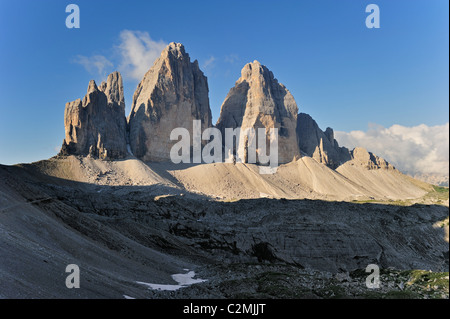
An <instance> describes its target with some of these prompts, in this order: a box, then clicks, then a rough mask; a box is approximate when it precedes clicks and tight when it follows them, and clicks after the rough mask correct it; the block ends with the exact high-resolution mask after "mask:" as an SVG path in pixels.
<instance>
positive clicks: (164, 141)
mask: <svg viewBox="0 0 450 319" xmlns="http://www.w3.org/2000/svg"><path fill="white" fill-rule="evenodd" d="M198 120H200V121H201V124H200V127H199V129H200V130H202V131H203V130H205V129H206V128H212V127H215V128H217V129H218V130H217V131H220V132H222V134H224V133H225V130H226V129H227V128H231V129H235V128H238V127H241V128H243V129H258V128H260V129H261V128H263V129H266V130H267V129H272V128H276V129H278V133H279V139H278V151H279V153H278V155H279V164H280V165H279V167H278V168H277V170H276V171H274V172H273V174H260V170H259V169H260V168H261V165H260V164H261V163H248V162H246V161H245V160H244V162H240V161H235V162H212V163H180V164H175V163H173V162H172V161H171V160H170V151H171V148H172V146H173V145H174V144H175V143H177V141H176V140H171V139H170V134H171V131H172V130H173V129H174V128H183V129H185V130H186V131H187V132H188V133H189V135H190V138H191V140H190V145H191V146H193V145H194V143H195V141H194V138H193V135H194V134H193V133H194V131H195V130H196V129H198V127H197V128H195V127H194V125H193V121H198ZM197 123H198V122H197ZM64 125H65V137H64V141H63V144H62V147H61V151H60V153H59V154H58V155H57V156H55V157H52V158H50V159H47V160H42V161H38V162H34V163H30V164H18V165H13V166H4V165H0V298H127V299H129V298H262V299H265V298H335V297H338V298H339V297H340V298H374V297H375V298H378V297H379V298H384V297H386V296H387V297H389V296H394V297H395V296H406V297H414V298H448V267H449V259H448V256H449V247H448V189H447V190H445V189H440V188H438V189H436V188H435V187H434V186H433V185H430V184H427V183H423V182H420V181H418V180H415V179H413V178H411V177H409V176H406V175H404V174H402V173H401V172H400V171H398V170H397V169H395V168H394V167H393V166H392V165H391V164H389V163H387V162H386V161H385V160H384V159H382V158H380V157H378V156H377V155H375V154H373V153H371V152H369V151H368V150H366V149H364V148H360V147H356V148H354V149H353V150H349V149H347V148H345V147H341V146H339V144H338V142H337V141H336V140H335V138H334V133H333V130H332V129H331V128H326V130H325V131H322V130H321V129H320V128H319V126H318V124H317V123H316V122H315V121H314V120H313V119H312V118H311V117H310V116H309V115H307V114H304V113H301V112H300V113H299V108H298V106H297V103H296V102H295V100H294V97H293V96H292V94H291V93H290V92H289V91H288V89H287V88H286V87H285V86H284V85H283V84H281V83H279V82H278V80H277V79H276V78H275V77H274V75H273V73H272V72H271V71H270V70H269V69H268V68H267V67H266V66H264V65H262V64H260V63H259V62H258V61H254V62H252V63H248V64H246V65H245V66H244V68H243V69H242V71H241V76H240V78H239V79H238V80H237V81H236V83H235V86H234V87H232V88H231V89H230V91H229V93H228V95H227V96H226V98H225V100H224V102H223V104H222V107H221V111H220V118H219V120H218V122H217V123H216V125H215V126H213V124H212V116H211V110H210V105H209V98H208V83H207V78H206V77H205V75H204V74H203V72H202V71H201V70H200V68H199V64H198V62H197V61H194V62H191V59H190V57H189V55H188V54H187V53H186V51H185V48H184V47H183V45H181V44H179V43H171V44H169V45H168V46H167V47H166V48H165V49H164V50H163V51H162V53H161V56H160V57H159V58H158V59H157V60H156V61H155V62H154V64H153V66H152V67H151V68H150V70H149V71H148V72H147V73H146V74H145V76H144V78H143V79H142V81H141V82H140V83H139V85H138V86H137V88H136V91H135V93H134V96H133V101H132V106H131V112H130V114H129V115H128V116H127V117H126V115H125V99H124V90H123V83H122V77H121V75H120V73H118V72H113V73H111V74H110V75H109V76H108V78H107V80H106V82H102V83H101V84H100V85H99V86H97V84H96V83H95V82H94V81H90V82H89V85H88V89H87V93H86V95H85V96H84V97H83V98H82V99H77V100H75V101H73V102H69V103H67V104H66V106H65V112H64ZM221 142H222V145H223V141H221ZM266 142H267V143H269V142H270V141H269V140H266ZM197 143H198V142H197ZM263 143H264V142H263ZM200 147H201V145H200ZM266 149H267V148H266ZM256 151H257V152H262V151H263V149H262V145H259V144H258V145H257V148H256ZM244 159H245V158H244ZM73 264H75V265H78V266H79V268H80V272H81V284H80V285H81V287H80V288H79V289H68V288H67V286H66V280H67V279H66V277H67V276H68V274H67V273H65V271H66V267H67V265H73ZM373 264H375V265H377V266H379V267H380V269H382V272H381V273H380V275H381V276H382V279H381V281H382V286H381V288H380V289H379V290H376V291H374V290H373V289H368V288H367V287H366V284H365V283H366V277H367V276H368V274H367V273H366V272H365V269H366V267H367V266H368V265H373ZM415 269H421V271H418V270H415ZM194 271H195V272H194ZM430 271H432V272H430ZM195 274H197V276H199V277H200V278H201V279H193V281H192V280H191V281H186V280H185V278H186V276H188V275H189V276H190V279H192V278H193V277H194V275H195ZM177 278H178V279H179V278H183V280H182V283H184V284H183V285H175V279H177ZM192 282H196V284H193V285H191V286H189V285H188V283H192ZM177 283H180V281H179V280H177ZM445 283H446V284H445ZM155 287H157V288H155ZM436 287H437V288H436Z"/></svg>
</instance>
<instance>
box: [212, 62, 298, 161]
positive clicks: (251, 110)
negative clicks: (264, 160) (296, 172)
mask: <svg viewBox="0 0 450 319" xmlns="http://www.w3.org/2000/svg"><path fill="white" fill-rule="evenodd" d="M297 112H298V107H297V104H296V102H295V100H294V97H293V96H292V94H291V93H290V92H289V91H288V90H287V89H286V87H285V86H284V85H283V84H281V83H278V81H277V79H276V78H274V76H273V73H272V72H271V71H269V69H268V68H267V67H266V66H264V65H261V64H260V63H259V62H258V61H254V62H253V63H248V64H246V65H245V66H244V68H243V69H242V71H241V77H240V78H239V79H238V80H237V82H236V84H235V86H234V87H233V88H231V90H230V91H229V92H228V95H227V96H226V98H225V101H224V102H223V104H222V107H221V110H220V118H219V120H218V122H217V128H219V129H220V130H221V132H222V135H223V136H224V134H225V128H233V129H234V128H237V127H241V129H243V130H245V129H247V128H254V129H257V128H266V129H269V128H278V134H279V138H278V162H279V163H286V162H290V161H292V160H293V159H294V158H296V157H298V156H299V155H300V152H299V148H298V142H297V136H296V132H295V128H296V125H297ZM259 150H260V147H259V146H257V149H256V151H257V153H258V152H259Z"/></svg>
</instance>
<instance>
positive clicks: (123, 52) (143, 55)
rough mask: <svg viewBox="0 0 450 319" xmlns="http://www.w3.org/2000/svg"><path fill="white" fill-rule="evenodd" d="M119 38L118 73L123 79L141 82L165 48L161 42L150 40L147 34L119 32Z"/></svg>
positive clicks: (164, 44)
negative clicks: (127, 78)
mask: <svg viewBox="0 0 450 319" xmlns="http://www.w3.org/2000/svg"><path fill="white" fill-rule="evenodd" d="M119 37H120V44H119V45H118V47H117V49H118V50H119V55H120V58H121V61H120V63H119V71H120V72H121V73H122V75H123V76H124V77H129V78H131V79H134V80H138V81H140V80H142V78H143V77H144V74H145V73H146V72H147V71H148V70H149V69H150V67H151V66H152V65H153V62H154V61H155V60H156V59H157V58H158V57H159V56H160V54H161V51H162V50H164V48H165V47H166V46H167V43H165V42H164V41H162V40H160V41H154V40H152V39H151V38H150V35H149V34H148V32H142V31H130V30H124V31H122V32H120V35H119Z"/></svg>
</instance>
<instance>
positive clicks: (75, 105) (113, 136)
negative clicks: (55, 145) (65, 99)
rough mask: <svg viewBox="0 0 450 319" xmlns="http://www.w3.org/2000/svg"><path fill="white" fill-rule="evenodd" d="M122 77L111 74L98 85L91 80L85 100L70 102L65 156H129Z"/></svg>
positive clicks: (62, 151)
mask: <svg viewBox="0 0 450 319" xmlns="http://www.w3.org/2000/svg"><path fill="white" fill-rule="evenodd" d="M123 96H124V95H123V84H122V77H121V75H120V73H119V72H114V73H111V74H110V75H109V76H108V79H107V81H106V83H105V82H103V83H102V84H101V85H100V88H98V87H97V85H96V83H95V81H94V80H91V81H89V85H88V89H87V94H86V95H85V96H84V98H83V100H81V99H77V100H75V101H73V102H69V103H66V108H65V110H64V127H65V138H64V141H63V145H62V147H61V151H60V154H61V155H85V156H86V155H90V156H93V157H98V158H102V159H116V158H122V157H125V156H126V154H127V147H126V119H125V100H124V97H123Z"/></svg>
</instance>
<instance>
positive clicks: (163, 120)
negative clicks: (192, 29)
mask: <svg viewBox="0 0 450 319" xmlns="http://www.w3.org/2000/svg"><path fill="white" fill-rule="evenodd" d="M208 91H209V90H208V83H207V79H206V76H205V75H204V74H203V72H202V71H201V70H200V68H199V65H198V62H197V60H195V61H194V62H191V60H190V58H189V54H187V53H186V52H185V50H184V46H183V45H182V44H180V43H174V42H172V43H170V44H169V45H168V46H167V47H166V48H165V49H164V50H163V51H162V53H161V56H160V57H159V58H158V59H157V60H156V61H155V63H154V64H153V66H152V67H151V69H150V70H149V71H148V72H147V73H146V74H145V76H144V78H143V79H142V81H141V82H140V83H139V85H138V87H137V89H136V91H135V92H134V96H133V104H132V107H131V113H130V115H129V117H128V122H129V134H130V146H131V150H132V151H133V154H134V155H135V156H136V157H138V158H140V159H142V160H144V161H168V160H170V149H171V147H172V146H173V144H175V143H176V141H171V140H170V139H169V137H170V133H171V131H172V130H173V129H174V128H177V127H183V128H186V129H187V130H188V131H189V132H190V133H191V136H192V129H193V127H192V125H193V124H192V121H193V120H201V129H202V131H203V130H204V129H206V128H208V127H210V126H211V118H212V117H211V110H210V108H209V97H208Z"/></svg>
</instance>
